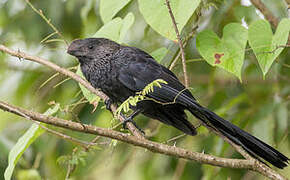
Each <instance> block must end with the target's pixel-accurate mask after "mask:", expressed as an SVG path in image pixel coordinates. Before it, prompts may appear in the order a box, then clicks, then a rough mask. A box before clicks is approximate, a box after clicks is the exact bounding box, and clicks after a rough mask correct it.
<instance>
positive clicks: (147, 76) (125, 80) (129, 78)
mask: <svg viewBox="0 0 290 180" xmlns="http://www.w3.org/2000/svg"><path fill="white" fill-rule="evenodd" d="M135 51H137V50H135ZM141 52H142V53H138V51H137V53H136V52H135V53H130V54H131V56H127V57H126V58H127V61H129V63H128V65H127V66H124V67H122V68H121V69H119V76H118V80H119V81H120V82H121V83H122V84H123V85H124V86H126V87H127V88H128V89H130V90H132V91H135V92H138V91H141V90H142V89H143V88H144V87H145V86H146V85H148V84H149V83H151V82H153V81H154V80H156V79H163V80H164V81H166V82H167V83H168V84H163V83H162V84H161V85H162V87H161V88H159V87H154V91H153V92H152V93H150V94H149V95H148V96H149V97H151V98H153V99H155V100H157V101H159V102H163V103H169V102H174V101H175V100H177V99H180V97H183V98H182V99H184V98H185V99H191V100H194V97H193V96H192V95H191V93H190V92H189V91H188V90H187V89H186V88H185V87H184V86H183V85H182V84H181V83H180V82H179V80H178V79H177V78H176V76H175V75H174V74H173V73H172V72H171V71H170V70H168V69H166V68H165V67H164V66H162V65H160V64H158V63H157V62H156V61H155V60H154V59H153V58H152V57H151V56H150V55H148V54H147V53H146V54H144V53H145V52H143V51H141ZM181 102H182V101H181Z"/></svg>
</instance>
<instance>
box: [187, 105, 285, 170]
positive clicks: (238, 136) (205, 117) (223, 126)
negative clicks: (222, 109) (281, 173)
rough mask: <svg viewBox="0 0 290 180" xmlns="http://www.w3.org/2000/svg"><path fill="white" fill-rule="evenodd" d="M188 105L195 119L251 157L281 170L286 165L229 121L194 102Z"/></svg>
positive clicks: (281, 158)
mask: <svg viewBox="0 0 290 180" xmlns="http://www.w3.org/2000/svg"><path fill="white" fill-rule="evenodd" d="M190 104H192V105H191V106H190V107H189V108H188V109H189V111H190V112H191V113H192V114H193V115H194V116H195V117H196V118H198V119H200V120H201V121H203V122H204V123H205V124H207V126H209V127H211V128H213V129H215V130H217V131H219V132H220V133H221V134H223V135H224V136H225V137H227V138H229V139H230V140H231V141H233V142H234V143H236V144H237V145H240V146H241V147H242V148H243V149H244V150H246V151H247V152H248V153H249V154H251V155H252V156H254V157H257V156H258V157H261V158H263V159H264V160H266V161H268V162H269V163H271V164H273V165H274V166H276V167H278V168H281V169H282V168H284V167H286V166H287V165H288V164H287V163H288V161H289V158H288V157H286V156H285V155H283V154H282V153H280V152H279V151H277V150H276V149H274V148H273V147H271V146H269V145H268V144H266V143H264V142H262V141H261V140H259V139H258V138H256V137H254V136H252V135H251V134H249V133H247V132H245V131H243V130H242V129H240V128H238V127H237V126H235V125H233V124H232V123H230V122H229V121H226V120H224V119H223V118H221V117H219V116H218V115H216V114H215V113H214V112H212V111H210V110H208V109H206V108H204V107H202V106H201V105H199V104H197V103H196V102H192V103H190Z"/></svg>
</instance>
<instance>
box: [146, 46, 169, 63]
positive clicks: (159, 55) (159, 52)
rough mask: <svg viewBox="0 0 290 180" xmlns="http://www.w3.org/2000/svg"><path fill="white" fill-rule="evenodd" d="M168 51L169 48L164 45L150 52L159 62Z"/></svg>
mask: <svg viewBox="0 0 290 180" xmlns="http://www.w3.org/2000/svg"><path fill="white" fill-rule="evenodd" d="M167 51H168V50H167V49H166V48H165V47H162V48H159V49H157V50H155V51H153V52H152V53H150V54H151V56H152V57H153V58H154V59H155V60H156V61H157V62H158V63H160V61H161V59H162V58H163V57H164V56H165V55H166V53H167Z"/></svg>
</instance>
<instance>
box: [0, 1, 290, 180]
mask: <svg viewBox="0 0 290 180" xmlns="http://www.w3.org/2000/svg"><path fill="white" fill-rule="evenodd" d="M112 2H113V0H112ZM202 2H203V6H202V7H201V8H202V9H203V11H202V12H203V13H202V17H201V18H200V20H199V21H200V27H199V29H198V31H201V30H203V29H212V30H213V31H214V32H216V33H217V34H218V35H219V36H220V37H221V36H222V29H223V27H224V26H225V25H226V24H228V23H230V22H239V23H241V22H244V23H248V24H250V23H251V22H252V21H253V20H256V19H259V18H261V17H259V14H257V13H256V11H255V10H254V7H253V6H248V5H249V4H248V3H247V1H242V2H240V1H235V0H228V1H225V2H223V1H211V2H208V1H202ZM263 2H264V3H265V4H266V5H267V6H268V7H271V8H270V9H271V11H272V12H273V13H274V14H275V15H276V16H277V17H279V19H281V18H282V17H287V12H286V5H285V3H284V2H283V1H271V0H264V1H263ZM31 3H33V4H34V6H35V7H37V8H38V9H41V10H42V11H43V12H44V13H45V15H46V16H47V17H49V18H50V19H51V22H52V23H53V24H54V25H55V26H56V27H57V28H58V29H59V30H60V31H61V32H62V34H63V35H64V37H65V39H66V40H67V41H69V42H70V41H71V40H73V39H76V38H85V37H91V36H93V35H94V34H95V33H96V32H97V31H98V30H99V29H100V28H101V27H102V26H103V24H104V20H103V19H102V18H101V16H100V6H101V5H102V4H101V3H100V2H99V1H96V0H92V1H81V0H67V1H58V0H47V1H40V0H34V1H31ZM210 3H214V4H215V6H216V8H214V7H212V6H211V7H210V8H207V6H209V5H211V4H210ZM245 5H247V6H245ZM206 9H208V10H206ZM129 12H132V13H133V14H134V17H135V21H134V23H133V26H132V27H130V29H129V30H128V33H126V36H125V38H124V43H125V44H128V45H130V46H135V47H138V48H141V49H143V50H145V51H146V52H149V53H150V52H153V51H155V50H157V49H159V48H162V47H166V48H168V49H170V48H171V47H172V46H174V42H172V41H170V40H168V39H166V38H164V37H163V36H161V35H160V34H158V33H157V32H156V31H154V30H153V29H152V28H151V27H150V26H149V25H148V24H147V23H146V21H145V20H144V17H143V16H142V14H141V13H140V10H139V8H138V1H136V0H132V1H130V2H129V3H128V4H127V5H125V6H124V7H123V8H122V9H121V10H120V11H118V12H117V13H116V15H115V17H121V18H124V17H125V16H126V15H127V14H128V13H129ZM249 12H251V13H249ZM242 17H244V18H242ZM195 19H196V15H193V16H192V17H191V20H193V21H194V20H195ZM242 19H243V20H242ZM105 21H106V20H105ZM52 32H53V31H52V30H51V29H50V27H49V26H48V25H47V23H45V21H44V20H43V19H41V17H40V16H39V15H37V14H36V13H35V12H33V11H32V9H31V8H30V7H29V6H28V5H27V4H26V3H25V1H22V0H9V1H8V0H2V1H0V43H4V44H5V45H7V46H8V47H11V48H14V49H20V50H23V51H25V52H29V53H30V54H34V55H38V56H41V57H44V58H46V59H49V60H51V61H52V62H54V63H56V64H58V65H61V66H63V67H72V66H75V65H77V61H76V60H75V59H74V58H72V57H71V56H69V55H68V54H66V46H65V44H64V43H63V42H60V41H57V40H54V41H51V42H45V43H41V41H42V40H43V39H44V38H45V37H46V36H48V35H49V34H51V33H52ZM54 38H56V39H57V38H58V37H57V36H54ZM52 39H53V38H52ZM289 57H290V51H289V48H288V49H284V50H283V52H282V54H281V55H280V56H279V57H278V59H277V61H279V62H280V63H276V62H274V63H273V65H272V67H271V69H270V70H269V72H268V74H267V75H266V77H265V79H263V76H262V71H261V70H260V68H259V65H258V63H257V60H256V58H255V56H254V54H253V52H252V51H249V52H248V51H247V52H246V53H245V61H244V65H243V69H242V83H241V82H240V81H239V79H238V78H237V77H235V76H233V75H232V74H230V73H228V72H226V71H224V70H222V69H219V68H215V67H212V66H210V65H209V64H208V63H206V62H205V61H203V60H200V61H195V60H194V59H196V58H200V55H199V53H198V51H197V50H196V46H195V38H192V39H190V40H189V42H188V44H187V46H186V58H187V60H188V63H187V69H188V76H189V80H190V87H191V91H192V92H193V94H194V95H195V97H196V98H197V99H198V101H199V102H200V103H201V104H203V105H205V106H207V107H208V108H210V109H211V110H213V111H215V112H217V113H218V114H220V115H221V116H223V117H224V118H225V119H228V120H230V121H231V122H233V123H234V124H236V125H238V126H239V127H241V128H242V129H245V130H247V131H249V132H251V133H252V134H253V135H255V136H258V137H259V138H260V139H262V140H263V141H265V142H267V143H268V144H271V145H272V146H274V147H276V148H277V149H279V150H280V151H282V152H283V153H284V154H286V155H287V156H288V157H289V156H290V138H289V137H290V136H289V99H290V93H289V92H290V85H289V84H290V83H289V81H290V78H289V77H290V71H289V69H290V68H289V66H288V67H287V66H285V65H283V64H290V58H289ZM170 60H171V59H166V58H165V59H163V60H162V61H161V63H165V64H166V63H167V64H168V61H170ZM179 62H180V61H179ZM173 71H174V72H175V73H176V74H177V75H178V76H179V77H180V79H181V80H182V79H183V75H182V66H181V63H178V64H177V65H176V66H175V67H174V69H173ZM53 74H54V72H52V71H50V70H49V69H47V68H45V67H43V66H40V65H38V64H35V63H32V62H27V61H23V60H17V59H15V58H13V57H10V56H8V55H6V54H3V53H0V98H1V100H4V101H7V102H10V103H12V104H14V105H18V106H21V107H25V108H26V109H31V110H35V111H38V112H44V111H45V110H46V109H47V108H48V107H50V105H49V102H51V101H54V102H56V103H59V104H60V105H61V107H62V110H60V111H59V112H58V114H57V115H58V116H59V117H62V118H66V119H73V120H75V121H77V120H79V121H82V122H83V123H88V124H94V125H97V126H101V127H112V126H113V125H115V124H117V122H116V121H115V120H114V119H113V117H112V115H111V114H110V113H109V112H108V111H106V110H104V109H103V108H102V106H103V104H101V105H100V106H98V109H97V110H96V111H95V112H94V113H91V111H92V109H93V106H92V105H90V104H89V103H86V104H80V105H78V106H77V107H76V108H74V109H72V108H71V106H69V105H70V104H73V103H76V102H78V100H79V99H80V98H82V95H81V94H79V90H80V89H79V86H78V84H77V83H76V82H74V81H72V80H69V81H65V82H63V83H61V84H60V85H58V83H59V82H61V81H62V80H64V79H65V77H62V76H57V77H56V78H54V79H52V80H51V81H49V82H48V83H46V84H45V85H44V86H43V87H41V85H42V84H43V83H44V82H45V81H46V80H47V79H49V78H50V77H51V76H52V75H53ZM55 85H57V87H54V86H55ZM189 116H190V115H189ZM0 119H1V121H0V149H1V153H0V174H1V175H2V174H4V171H5V168H6V167H7V157H8V153H9V151H10V149H11V148H12V146H13V145H14V144H15V143H16V141H17V139H18V138H19V137H20V136H21V135H22V134H23V133H24V132H25V131H26V130H27V129H28V128H29V127H30V125H31V122H30V121H26V120H23V119H22V118H19V117H17V116H15V115H12V114H9V113H6V112H3V111H0ZM190 120H191V121H192V122H193V123H194V124H197V121H196V120H195V119H194V118H193V117H192V116H190ZM137 123H138V125H139V126H140V127H142V129H144V130H145V131H146V133H147V134H151V133H152V137H151V138H150V139H152V140H154V141H158V142H166V141H167V140H169V139H171V138H172V137H175V136H177V135H180V134H181V132H180V131H178V130H176V129H174V128H172V127H168V126H166V125H161V124H159V123H158V122H157V121H155V120H149V119H147V118H145V117H144V116H139V117H138V118H137ZM119 129H120V128H119ZM58 130H59V131H62V132H64V133H66V134H69V135H72V136H74V137H78V138H80V139H83V140H87V141H90V140H91V139H93V138H94V137H93V136H91V135H84V134H80V133H76V132H71V131H66V130H63V129H58ZM120 130H121V129H120ZM198 132H199V134H198V135H197V136H195V137H190V136H185V137H182V138H179V139H178V140H176V141H170V142H168V143H169V144H176V145H177V146H180V147H184V148H187V149H190V150H192V151H198V152H205V153H208V154H214V155H217V156H223V157H234V158H240V157H241V156H240V155H239V154H238V153H236V152H235V151H234V150H233V149H232V148H231V147H230V146H229V145H228V144H226V143H224V142H223V141H222V140H221V139H220V138H218V137H216V136H215V135H213V134H211V133H209V132H208V131H207V130H206V129H205V128H203V127H201V128H199V129H198ZM98 142H99V143H100V145H99V146H98V147H97V148H93V150H91V151H90V152H84V151H82V150H81V148H78V150H77V152H78V153H77V156H78V157H79V158H78V159H81V161H79V163H77V165H76V167H75V170H74V171H73V172H72V174H71V178H72V179H100V178H102V179H213V178H215V179H226V178H227V177H231V178H232V179H257V178H260V179H262V177H261V176H258V177H257V174H255V173H252V172H247V171H245V170H233V169H225V168H218V167H212V166H208V165H201V164H198V163H195V162H186V161H183V160H178V159H176V158H174V157H168V156H164V155H159V154H154V153H152V152H148V151H145V150H144V149H141V148H136V147H133V146H129V145H127V144H123V143H119V142H115V141H111V140H110V139H104V138H101V139H100V141H98ZM75 147H76V146H75V145H74V144H72V143H70V142H67V141H65V140H63V139H60V138H59V137H56V136H53V135H51V134H48V133H45V134H43V135H42V136H41V137H40V138H38V139H37V140H36V142H35V143H34V144H32V146H31V147H30V148H29V149H28V150H27V151H26V152H25V153H24V155H23V157H22V158H21V159H20V161H19V163H18V165H17V166H16V169H15V173H14V175H15V177H14V178H16V179H25V178H28V179H30V178H31V176H32V174H33V173H34V174H35V177H36V178H37V177H42V179H64V177H65V175H66V173H67V165H66V163H65V162H66V161H65V159H66V157H67V155H71V154H72V153H73V149H74V148H75ZM58 162H60V163H58ZM61 162H63V163H61ZM32 170H33V171H32ZM281 172H282V174H284V175H286V176H287V175H288V177H289V176H290V171H289V168H286V169H284V170H281ZM1 178H3V177H2V176H1V177H0V179H1Z"/></svg>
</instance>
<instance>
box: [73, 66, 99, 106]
mask: <svg viewBox="0 0 290 180" xmlns="http://www.w3.org/2000/svg"><path fill="white" fill-rule="evenodd" d="M76 74H78V75H79V76H81V77H83V78H85V77H84V75H83V73H82V71H81V68H80V66H79V67H78V69H77V72H76ZM79 86H80V88H81V91H82V93H83V95H84V97H85V98H86V99H87V100H88V101H89V103H91V104H92V103H94V104H98V102H99V101H100V100H101V98H100V97H99V96H97V95H95V94H94V93H92V92H91V91H89V90H88V89H87V88H85V87H84V86H83V85H81V84H79Z"/></svg>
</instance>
